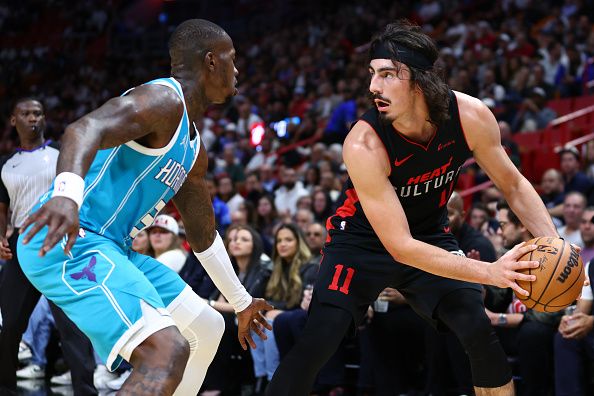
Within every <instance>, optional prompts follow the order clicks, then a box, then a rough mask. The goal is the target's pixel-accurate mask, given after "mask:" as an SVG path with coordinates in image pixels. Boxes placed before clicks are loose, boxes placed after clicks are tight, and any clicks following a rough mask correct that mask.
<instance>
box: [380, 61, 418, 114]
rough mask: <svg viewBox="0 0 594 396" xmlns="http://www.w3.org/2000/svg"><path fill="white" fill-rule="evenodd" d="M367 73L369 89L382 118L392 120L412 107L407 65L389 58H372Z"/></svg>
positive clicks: (409, 74)
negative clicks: (368, 75) (369, 76)
mask: <svg viewBox="0 0 594 396" xmlns="http://www.w3.org/2000/svg"><path fill="white" fill-rule="evenodd" d="M369 73H370V74H371V81H370V83H369V91H370V92H371V94H372V95H373V100H374V103H375V105H376V107H377V109H378V111H379V112H380V115H381V116H382V118H384V119H385V120H387V121H388V122H394V121H395V120H397V119H398V118H399V117H401V116H402V115H403V114H405V113H407V112H408V111H409V110H410V109H411V108H412V106H413V92H414V91H413V87H412V85H411V81H410V78H411V73H410V70H409V68H408V66H406V65H405V64H403V63H400V62H393V61H392V60H390V59H372V60H371V62H370V63H369Z"/></svg>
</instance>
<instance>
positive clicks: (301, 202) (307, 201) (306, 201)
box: [297, 195, 312, 210]
mask: <svg viewBox="0 0 594 396" xmlns="http://www.w3.org/2000/svg"><path fill="white" fill-rule="evenodd" d="M311 204H312V199H311V195H304V196H303V197H299V199H298V200H297V209H308V210H311Z"/></svg>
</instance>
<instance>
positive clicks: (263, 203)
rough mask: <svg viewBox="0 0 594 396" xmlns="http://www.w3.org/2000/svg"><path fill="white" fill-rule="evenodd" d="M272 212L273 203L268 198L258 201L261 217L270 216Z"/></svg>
mask: <svg viewBox="0 0 594 396" xmlns="http://www.w3.org/2000/svg"><path fill="white" fill-rule="evenodd" d="M271 212H272V203H271V202H270V199H268V198H267V197H262V198H260V200H259V201H258V214H259V215H260V216H263V217H264V216H268V215H269V214H270V213H271Z"/></svg>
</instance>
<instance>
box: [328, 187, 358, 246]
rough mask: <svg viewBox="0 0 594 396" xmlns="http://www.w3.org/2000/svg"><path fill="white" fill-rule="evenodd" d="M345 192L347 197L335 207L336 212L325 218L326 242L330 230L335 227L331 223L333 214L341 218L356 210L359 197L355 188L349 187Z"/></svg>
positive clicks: (349, 215) (329, 239) (353, 213)
mask: <svg viewBox="0 0 594 396" xmlns="http://www.w3.org/2000/svg"><path fill="white" fill-rule="evenodd" d="M345 194H346V196H347V198H346V199H345V200H344V202H343V204H342V205H341V206H340V207H339V208H338V209H336V214H335V215H334V216H331V217H328V220H326V230H327V231H328V236H327V237H326V243H328V242H330V241H331V240H332V237H331V236H330V230H333V229H334V228H335V227H334V225H333V224H332V219H333V218H334V217H335V216H339V217H342V218H345V217H352V216H354V215H355V212H356V211H357V208H356V207H355V204H356V203H357V202H359V197H358V196H357V192H356V191H355V189H354V188H349V189H348V190H346V191H345Z"/></svg>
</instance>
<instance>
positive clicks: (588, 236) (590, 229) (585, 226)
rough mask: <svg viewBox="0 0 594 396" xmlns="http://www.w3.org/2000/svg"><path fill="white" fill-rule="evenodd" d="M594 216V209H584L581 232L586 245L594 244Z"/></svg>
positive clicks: (591, 245)
mask: <svg viewBox="0 0 594 396" xmlns="http://www.w3.org/2000/svg"><path fill="white" fill-rule="evenodd" d="M592 217H594V210H584V214H582V221H581V223H580V234H581V236H582V241H584V245H585V246H586V247H593V246H594V224H593V223H592Z"/></svg>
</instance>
